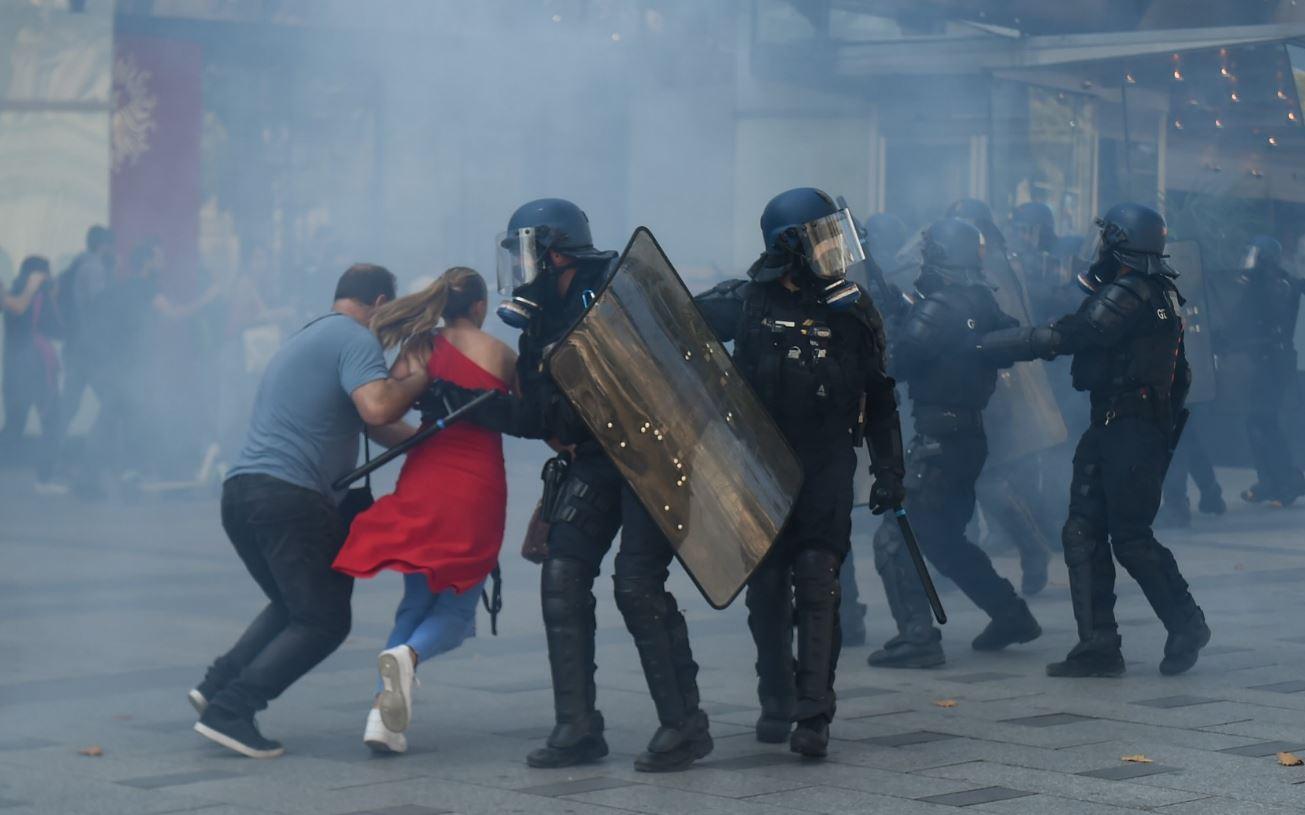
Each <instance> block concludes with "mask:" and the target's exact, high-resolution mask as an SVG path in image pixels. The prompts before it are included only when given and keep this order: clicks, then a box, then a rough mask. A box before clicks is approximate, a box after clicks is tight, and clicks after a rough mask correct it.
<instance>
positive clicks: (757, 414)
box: [545, 227, 802, 608]
mask: <svg viewBox="0 0 1305 815" xmlns="http://www.w3.org/2000/svg"><path fill="white" fill-rule="evenodd" d="M545 364H546V365H547V366H548V371H549V373H550V374H551V375H552V377H553V380H554V381H555V382H556V383H557V385H558V387H560V388H561V389H562V391H563V392H564V393H565V394H566V396H567V398H568V399H569V400H570V401H571V404H572V405H573V406H574V407H575V409H576V411H577V412H578V413H579V414H580V416H581V418H583V419H584V421H585V424H586V425H587V426H588V427H589V429H590V430H591V431H592V432H593V434H594V437H595V438H596V439H597V440H598V443H599V444H600V445H602V448H603V450H604V451H605V452H606V453H607V455H608V456H609V457H610V458H611V460H612V462H613V463H614V464H615V465H616V467H617V469H618V470H619V471H620V472H621V475H622V476H623V477H624V478H625V480H626V483H628V484H629V485H630V487H631V489H633V490H634V492H635V494H636V495H637V496H638V497H639V500H640V501H641V502H642V503H643V506H644V508H645V509H647V510H648V513H649V514H650V515H651V516H652V518H653V520H654V521H655V522H656V524H657V526H658V528H659V529H660V530H661V532H662V533H663V534H664V535H665V536H666V538H667V539H668V540H669V541H670V544H671V547H672V548H673V549H674V550H675V554H676V556H677V557H678V558H679V560H680V562H681V563H682V564H684V568H685V570H686V571H687V572H688V573H689V575H690V576H691V577H692V578H693V580H694V582H695V583H696V584H697V586H698V589H699V590H700V591H701V592H702V594H703V597H705V598H706V599H707V602H708V603H710V604H711V605H712V606H714V607H716V608H724V607H725V606H727V605H729V603H730V602H731V601H732V600H733V599H734V597H735V596H736V595H737V594H738V593H739V591H740V590H741V589H742V588H743V586H744V584H746V583H747V581H748V578H749V577H750V576H751V575H752V572H753V571H754V570H755V569H756V567H757V565H758V564H760V563H761V560H762V558H764V557H765V556H766V553H767V552H768V551H769V550H770V548H771V546H772V545H773V544H774V542H775V539H776V537H777V536H778V535H779V533H780V530H781V529H782V528H783V526H784V523H785V521H786V520H787V519H788V515H789V512H790V511H791V510H792V508H793V503H794V501H795V500H796V498H797V494H798V490H799V489H800V488H801V486H802V466H801V464H800V463H799V462H798V459H797V457H796V455H795V454H794V453H793V450H792V449H791V448H790V447H789V446H788V443H787V442H786V441H785V440H784V437H783V435H782V434H781V433H780V430H779V428H778V427H777V426H776V425H775V423H774V421H773V420H772V419H771V417H770V415H769V414H768V413H767V412H766V410H765V408H764V407H763V406H762V404H761V402H760V401H759V400H758V399H757V397H756V395H755V394H754V393H753V391H752V389H751V387H750V386H749V385H748V383H747V382H745V381H744V380H743V378H742V376H741V375H740V374H739V372H738V370H737V369H736V368H735V367H734V362H733V360H731V359H730V357H729V354H728V353H726V351H725V349H724V347H722V346H721V344H720V342H719V341H718V340H717V339H716V336H715V334H713V333H712V331H711V328H710V327H709V326H708V325H707V323H706V321H705V320H704V319H703V317H702V315H701V314H700V313H699V312H698V309H697V307H696V306H695V305H694V303H693V299H692V297H691V296H690V295H689V292H688V290H687V289H686V288H685V286H684V283H683V282H682V281H681V280H680V278H679V276H678V275H677V274H676V272H675V269H674V268H673V267H672V266H671V264H670V261H669V260H667V258H666V255H665V254H664V253H663V252H662V250H661V247H660V246H658V245H657V241H656V240H655V239H654V238H653V236H652V233H651V232H649V231H648V230H647V229H646V228H644V227H640V228H639V229H637V230H635V232H634V236H633V237H631V238H630V243H629V244H628V245H627V246H626V248H625V252H624V253H623V254H622V256H621V260H620V262H619V264H618V265H617V269H616V271H615V272H614V273H613V275H612V276H611V278H610V279H609V280H608V282H607V284H606V285H605V286H604V288H603V289H602V290H601V291H600V292H599V293H598V295H597V296H596V297H595V298H594V302H593V304H592V305H591V306H590V308H589V309H588V311H586V312H585V314H584V316H583V317H581V318H580V320H579V322H578V323H577V324H576V325H575V327H573V328H572V329H571V331H570V332H569V333H568V334H567V335H566V336H565V337H563V338H562V339H561V340H560V341H558V343H557V344H556V345H555V346H554V347H553V348H552V349H551V350H550V351H549V353H548V356H547V357H546V359H545Z"/></svg>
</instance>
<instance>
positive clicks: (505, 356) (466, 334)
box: [444, 328, 517, 381]
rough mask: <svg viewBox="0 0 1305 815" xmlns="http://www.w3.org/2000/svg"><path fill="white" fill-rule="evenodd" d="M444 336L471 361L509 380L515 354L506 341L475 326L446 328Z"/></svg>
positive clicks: (515, 359) (514, 361)
mask: <svg viewBox="0 0 1305 815" xmlns="http://www.w3.org/2000/svg"><path fill="white" fill-rule="evenodd" d="M444 337H445V339H447V340H448V341H449V342H451V343H453V347H455V348H457V349H458V350H459V351H461V352H462V353H463V354H466V355H467V357H469V358H470V359H471V361H472V362H475V363H476V364H477V365H479V366H480V367H482V368H484V369H485V370H486V371H489V372H490V373H492V374H494V375H495V376H497V377H499V378H500V379H502V380H504V381H511V376H512V371H513V369H514V368H515V366H516V363H517V354H516V352H515V351H513V350H512V348H511V347H510V346H508V344H507V343H505V342H503V341H502V340H500V339H499V338H497V337H495V336H493V335H492V334H489V333H487V332H485V331H482V330H480V329H476V328H458V329H455V330H446V331H445V332H444Z"/></svg>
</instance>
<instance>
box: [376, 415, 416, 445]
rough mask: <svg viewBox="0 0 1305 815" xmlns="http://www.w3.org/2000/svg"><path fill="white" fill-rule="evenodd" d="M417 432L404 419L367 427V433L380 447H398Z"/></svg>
mask: <svg viewBox="0 0 1305 815" xmlns="http://www.w3.org/2000/svg"><path fill="white" fill-rule="evenodd" d="M416 434H417V428H415V427H413V426H412V425H410V424H408V423H407V422H404V421H398V422H391V423H390V424H385V425H381V426H380V427H369V428H367V435H368V436H370V437H371V440H372V441H374V442H376V443H377V444H379V445H381V446H382V447H398V446H399V445H400V444H403V443H404V442H405V441H407V440H408V439H410V438H412V437H413V436H415V435H416Z"/></svg>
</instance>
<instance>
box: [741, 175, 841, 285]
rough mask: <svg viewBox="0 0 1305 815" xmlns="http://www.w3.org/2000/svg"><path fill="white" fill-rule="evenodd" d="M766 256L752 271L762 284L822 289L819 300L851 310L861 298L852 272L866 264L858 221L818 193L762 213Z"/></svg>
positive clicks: (792, 195)
mask: <svg viewBox="0 0 1305 815" xmlns="http://www.w3.org/2000/svg"><path fill="white" fill-rule="evenodd" d="M761 236H762V238H763V239H764V240H765V242H766V251H765V252H764V253H763V254H762V255H761V257H760V258H758V259H757V261H756V262H755V263H753V264H752V268H750V269H748V277H750V278H752V279H753V280H755V281H757V282H758V283H770V282H773V281H776V280H779V279H780V278H781V277H783V276H784V275H785V274H789V273H792V274H791V276H790V279H791V280H793V282H794V283H796V284H797V285H798V286H799V287H801V288H804V289H808V290H809V289H811V288H815V289H817V294H818V298H819V300H820V301H821V302H822V303H824V304H825V305H828V306H830V307H832V308H847V307H849V306H851V305H853V304H854V303H856V302H857V301H858V300H860V298H861V289H860V287H858V286H857V285H856V284H855V283H853V282H852V281H850V280H848V279H847V272H848V270H849V269H851V268H852V267H853V266H855V265H856V264H858V263H860V262H862V261H863V260H865V250H864V249H863V248H862V247H861V236H860V235H859V234H858V232H857V227H856V221H854V220H853V219H852V213H851V212H849V211H848V210H847V208H846V207H840V206H839V205H838V204H837V203H836V202H835V201H834V199H833V198H830V197H829V195H828V194H826V193H825V192H824V191H822V190H817V189H815V188H813V187H798V188H797V189H792V190H788V191H787V192H782V193H780V194H779V195H776V196H775V197H774V198H772V199H770V203H768V204H766V208H765V210H763V211H762V213H761Z"/></svg>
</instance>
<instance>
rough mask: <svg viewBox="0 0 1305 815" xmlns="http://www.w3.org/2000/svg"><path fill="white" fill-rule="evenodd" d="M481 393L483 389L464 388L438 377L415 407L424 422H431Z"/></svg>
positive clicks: (441, 417)
mask: <svg viewBox="0 0 1305 815" xmlns="http://www.w3.org/2000/svg"><path fill="white" fill-rule="evenodd" d="M481 393H482V391H478V390H472V389H471V388H464V387H462V386H461V385H455V384H453V383H452V382H449V381H448V380H446V379H436V380H434V381H433V382H431V383H430V385H428V386H427V387H426V391H425V392H424V393H423V394H422V395H421V398H419V399H418V400H417V403H416V404H415V405H413V407H415V408H417V409H418V410H420V411H421V420H422V422H424V423H426V424H430V423H433V422H437V421H439V420H440V419H443V418H444V417H445V416H448V415H449V414H450V413H452V412H453V411H455V410H457V409H458V408H460V407H462V406H463V405H465V404H467V403H468V402H470V401H471V400H472V399H475V398H476V397H477V396H479V395H480V394H481Z"/></svg>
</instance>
